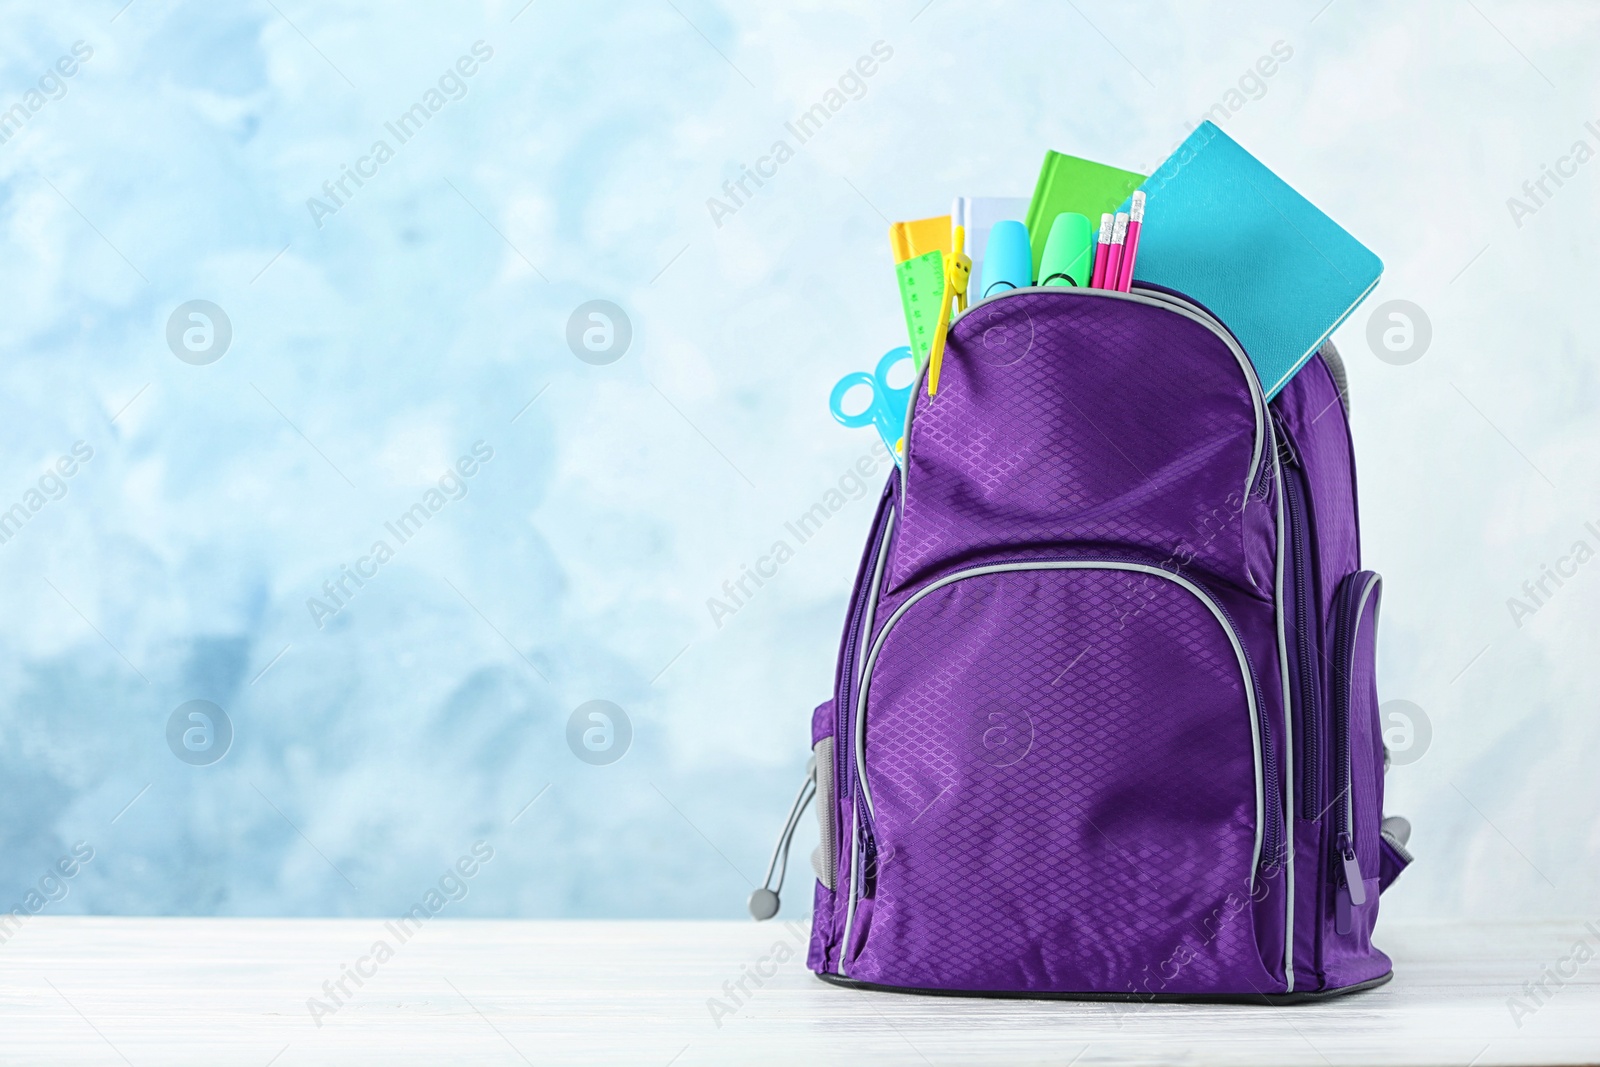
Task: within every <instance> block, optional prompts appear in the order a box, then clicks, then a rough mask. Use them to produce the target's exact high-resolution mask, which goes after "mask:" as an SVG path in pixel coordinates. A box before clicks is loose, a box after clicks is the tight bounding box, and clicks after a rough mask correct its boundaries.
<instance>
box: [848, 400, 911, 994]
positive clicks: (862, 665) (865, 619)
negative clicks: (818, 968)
mask: <svg viewBox="0 0 1600 1067" xmlns="http://www.w3.org/2000/svg"><path fill="white" fill-rule="evenodd" d="M913 400H915V397H913ZM916 406H917V405H916V404H915V403H910V404H907V405H906V408H907V410H908V411H909V410H910V409H911V408H914V407H916ZM910 432H911V431H910V429H909V424H908V428H907V430H906V433H907V434H908V435H909V434H910ZM909 439H910V438H909V436H908V437H907V440H909ZM908 451H909V449H908ZM900 470H901V478H902V479H903V478H904V477H905V467H904V465H903V464H902V465H901V468H900ZM904 490H905V485H904V482H902V483H901V491H902V493H903V492H904ZM900 499H902V500H904V499H905V497H904V496H902V497H901V498H900ZM895 515H896V512H895V509H894V508H892V507H891V508H890V509H889V513H888V515H887V516H885V517H884V520H883V521H884V527H883V543H882V544H880V545H879V546H878V559H877V562H876V563H874V564H873V565H872V585H871V586H870V588H869V589H868V592H867V610H866V611H865V612H864V613H863V614H862V620H861V632H862V634H863V635H866V636H871V634H872V624H873V622H874V620H875V618H876V616H877V614H878V595H879V593H880V592H881V591H882V589H883V566H884V562H885V561H886V560H887V559H888V558H889V541H890V539H891V538H892V537H893V536H894V520H895ZM866 661H867V642H866V641H862V642H861V648H860V651H859V653H858V654H857V656H856V664H857V665H856V686H857V688H859V687H860V686H861V684H862V682H863V680H864V679H865V677H866V675H865V671H866ZM857 781H858V782H859V781H860V778H859V777H858V778H857ZM860 837H861V816H860V814H859V813H858V812H857V811H856V808H855V805H854V804H851V805H850V901H849V903H848V904H847V905H846V906H845V913H844V937H843V939H841V941H840V943H839V973H840V974H843V975H845V977H847V978H848V977H849V975H848V974H845V969H844V957H845V952H846V950H847V949H848V948H849V947H850V931H851V930H852V929H853V928H854V927H855V924H856V896H857V892H858V890H859V888H860V884H861V882H860V876H861V872H860V870H859V868H860V866H861V864H860V859H859V857H860V855H861V841H860Z"/></svg>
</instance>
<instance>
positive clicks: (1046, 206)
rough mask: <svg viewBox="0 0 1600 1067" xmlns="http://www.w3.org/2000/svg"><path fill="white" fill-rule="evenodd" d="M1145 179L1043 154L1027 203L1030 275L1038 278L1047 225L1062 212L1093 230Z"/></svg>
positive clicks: (1100, 165)
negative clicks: (1081, 218)
mask: <svg viewBox="0 0 1600 1067" xmlns="http://www.w3.org/2000/svg"><path fill="white" fill-rule="evenodd" d="M1144 179H1145V176H1144V175H1143V174H1135V173H1134V172H1133V171H1131V170H1118V169H1117V168H1116V167H1108V166H1106V165H1105V164H1104V163H1095V162H1093V161H1091V160H1087V159H1079V158H1078V157H1077V156H1064V155H1062V154H1061V153H1060V152H1046V153H1045V154H1044V165H1043V166H1042V167H1040V168H1039V181H1038V184H1036V185H1035V186H1034V187H1033V199H1032V200H1030V201H1029V202H1028V217H1027V218H1026V219H1025V220H1024V221H1025V222H1027V224H1028V243H1029V244H1030V245H1032V246H1033V276H1034V277H1035V278H1037V277H1039V261H1040V260H1041V259H1042V258H1043V257H1044V243H1045V241H1047V240H1048V239H1049V237H1050V224H1051V223H1053V222H1055V220H1056V216H1057V215H1059V214H1061V213H1062V212H1063V211H1076V212H1077V213H1078V214H1080V215H1084V216H1086V217H1087V218H1088V219H1089V223H1090V225H1092V226H1094V227H1095V228H1096V229H1098V228H1099V226H1100V216H1101V215H1103V214H1105V213H1106V212H1107V211H1115V210H1117V208H1118V207H1119V206H1120V205H1121V204H1122V202H1123V201H1124V200H1126V199H1128V194H1130V193H1132V192H1133V191H1134V190H1135V189H1137V188H1139V186H1140V185H1141V184H1143V182H1144Z"/></svg>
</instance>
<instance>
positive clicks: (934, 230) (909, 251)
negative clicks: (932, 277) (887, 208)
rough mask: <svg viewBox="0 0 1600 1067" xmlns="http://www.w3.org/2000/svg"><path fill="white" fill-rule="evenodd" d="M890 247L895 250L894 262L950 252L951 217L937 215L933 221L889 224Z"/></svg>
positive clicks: (922, 220)
mask: <svg viewBox="0 0 1600 1067" xmlns="http://www.w3.org/2000/svg"><path fill="white" fill-rule="evenodd" d="M889 247H890V248H891V249H893V250H894V261H895V262H896V263H904V262H905V261H906V260H908V259H913V258H915V257H917V256H920V255H924V254H926V253H928V252H934V251H938V252H948V251H950V216H949V215H935V216H934V217H933V218H931V219H917V220H915V221H913V222H891V223H890V224H889Z"/></svg>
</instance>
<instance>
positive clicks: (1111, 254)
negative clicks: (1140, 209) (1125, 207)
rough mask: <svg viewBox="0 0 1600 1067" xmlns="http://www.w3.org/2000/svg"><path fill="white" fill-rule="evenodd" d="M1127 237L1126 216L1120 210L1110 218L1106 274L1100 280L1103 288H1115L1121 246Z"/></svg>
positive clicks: (1119, 275)
mask: <svg viewBox="0 0 1600 1067" xmlns="http://www.w3.org/2000/svg"><path fill="white" fill-rule="evenodd" d="M1127 239H1128V216H1127V215H1125V214H1124V213H1122V212H1121V211H1119V212H1117V215H1116V218H1114V219H1112V220H1111V247H1110V248H1108V249H1106V276H1105V277H1104V278H1103V279H1102V280H1101V282H1102V284H1101V287H1102V288H1104V289H1115V288H1116V287H1117V279H1118V278H1119V277H1121V273H1120V272H1121V270H1122V252H1123V246H1124V245H1125V244H1126V243H1127Z"/></svg>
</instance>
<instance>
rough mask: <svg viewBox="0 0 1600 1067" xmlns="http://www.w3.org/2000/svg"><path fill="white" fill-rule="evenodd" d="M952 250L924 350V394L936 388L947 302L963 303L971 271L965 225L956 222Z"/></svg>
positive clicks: (962, 306)
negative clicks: (936, 318)
mask: <svg viewBox="0 0 1600 1067" xmlns="http://www.w3.org/2000/svg"><path fill="white" fill-rule="evenodd" d="M951 244H952V250H951V254H950V256H949V257H948V258H946V260H945V264H944V293H943V294H942V295H941V296H940V297H939V321H938V322H937V323H936V324H935V325H934V328H933V348H932V349H931V350H930V351H929V353H928V395H929V396H933V395H934V394H935V393H937V392H938V391H939V367H940V363H941V359H942V357H943V356H944V339H945V334H946V333H947V332H948V331H949V329H950V305H951V303H955V304H957V305H959V307H960V309H961V310H963V311H964V310H966V307H967V280H968V278H969V277H971V275H972V260H971V259H970V258H968V256H967V254H966V248H965V245H966V229H965V227H962V226H957V227H956V229H955V233H954V234H952V235H951Z"/></svg>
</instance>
